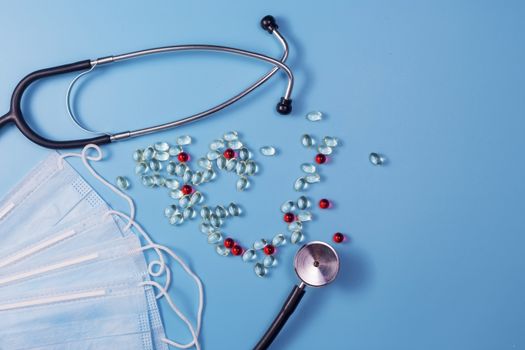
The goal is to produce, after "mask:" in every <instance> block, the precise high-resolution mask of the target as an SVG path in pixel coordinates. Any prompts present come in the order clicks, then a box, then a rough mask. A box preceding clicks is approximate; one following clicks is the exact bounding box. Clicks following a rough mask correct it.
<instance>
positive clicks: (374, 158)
mask: <svg viewBox="0 0 525 350" xmlns="http://www.w3.org/2000/svg"><path fill="white" fill-rule="evenodd" d="M368 160H370V163H372V164H373V165H383V163H384V162H385V159H384V158H383V156H381V155H380V154H379V153H375V152H372V153H370V155H369V156H368Z"/></svg>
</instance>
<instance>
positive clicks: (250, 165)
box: [245, 159, 259, 176]
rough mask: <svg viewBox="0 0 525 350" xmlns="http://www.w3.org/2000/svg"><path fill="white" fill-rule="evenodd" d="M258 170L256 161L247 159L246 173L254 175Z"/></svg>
mask: <svg viewBox="0 0 525 350" xmlns="http://www.w3.org/2000/svg"><path fill="white" fill-rule="evenodd" d="M258 170H259V167H258V166H257V163H255V161H253V160H251V159H250V160H248V161H247V162H246V171H245V173H246V175H249V176H252V175H255V173H257V171H258Z"/></svg>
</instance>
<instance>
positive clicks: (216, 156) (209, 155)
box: [206, 151, 221, 160]
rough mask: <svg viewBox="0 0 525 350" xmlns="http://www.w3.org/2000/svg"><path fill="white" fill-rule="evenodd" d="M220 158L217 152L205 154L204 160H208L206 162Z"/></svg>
mask: <svg viewBox="0 0 525 350" xmlns="http://www.w3.org/2000/svg"><path fill="white" fill-rule="evenodd" d="M220 156H221V153H220V152H219V151H209V152H208V153H207V154H206V158H208V160H215V159H217V158H219V157H220Z"/></svg>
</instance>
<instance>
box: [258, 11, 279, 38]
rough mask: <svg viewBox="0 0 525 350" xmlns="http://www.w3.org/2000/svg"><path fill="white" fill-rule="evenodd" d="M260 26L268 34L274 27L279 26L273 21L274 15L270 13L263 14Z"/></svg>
mask: <svg viewBox="0 0 525 350" xmlns="http://www.w3.org/2000/svg"><path fill="white" fill-rule="evenodd" d="M261 27H262V28H263V29H264V30H266V31H267V32H268V33H270V34H272V33H273V31H274V30H275V29H277V28H279V26H278V25H277V23H276V22H275V17H273V16H271V15H267V16H264V17H263V18H262V19H261Z"/></svg>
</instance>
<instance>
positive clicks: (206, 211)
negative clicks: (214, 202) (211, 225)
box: [200, 205, 211, 220]
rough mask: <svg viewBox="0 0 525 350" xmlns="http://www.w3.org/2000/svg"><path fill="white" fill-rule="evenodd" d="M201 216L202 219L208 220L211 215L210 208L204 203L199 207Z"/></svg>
mask: <svg viewBox="0 0 525 350" xmlns="http://www.w3.org/2000/svg"><path fill="white" fill-rule="evenodd" d="M200 214H201V218H203V219H204V220H209V219H210V215H211V209H210V208H209V207H208V206H206V205H203V206H202V207H201V213H200Z"/></svg>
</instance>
